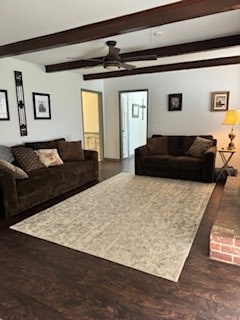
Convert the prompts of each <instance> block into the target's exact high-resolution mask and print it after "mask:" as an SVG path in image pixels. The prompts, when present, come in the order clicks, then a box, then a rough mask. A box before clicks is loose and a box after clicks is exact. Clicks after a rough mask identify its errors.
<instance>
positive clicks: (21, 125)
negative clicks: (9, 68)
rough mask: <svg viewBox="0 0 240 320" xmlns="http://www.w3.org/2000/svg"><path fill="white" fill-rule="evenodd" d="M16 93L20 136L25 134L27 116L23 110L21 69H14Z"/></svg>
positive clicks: (26, 133) (26, 132)
mask: <svg viewBox="0 0 240 320" xmlns="http://www.w3.org/2000/svg"><path fill="white" fill-rule="evenodd" d="M14 77H15V85H16V95H17V106H18V120H19V129H20V135H21V136H27V135H28V131H27V118H26V110H25V99H24V90H23V76H22V72H21V71H14Z"/></svg>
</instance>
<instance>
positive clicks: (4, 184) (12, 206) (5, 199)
mask: <svg viewBox="0 0 240 320" xmlns="http://www.w3.org/2000/svg"><path fill="white" fill-rule="evenodd" d="M0 201H1V211H2V210H3V213H4V215H5V217H6V218H9V217H11V216H13V215H15V214H17V213H18V195H17V187H16V180H15V178H13V176H12V175H11V174H10V173H9V172H7V171H6V170H4V169H3V168H1V169H0Z"/></svg>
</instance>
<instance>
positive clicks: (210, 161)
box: [135, 135, 217, 182]
mask: <svg viewBox="0 0 240 320" xmlns="http://www.w3.org/2000/svg"><path fill="white" fill-rule="evenodd" d="M160 137H165V138H166V140H165V142H166V146H162V150H161V152H159V154H150V152H149V144H150V141H149V142H148V144H146V145H144V146H141V147H139V148H137V149H135V174H136V175H149V176H156V177H167V178H175V179H186V180H196V181H202V182H212V181H214V174H215V158H216V151H217V149H216V140H215V139H213V137H212V136H211V135H204V136H200V137H201V138H204V139H209V140H210V141H211V146H209V148H207V150H206V151H204V153H203V154H202V156H201V157H193V156H189V155H188V150H189V149H190V147H191V146H192V144H193V142H194V141H195V139H196V138H197V136H163V135H153V136H152V138H160Z"/></svg>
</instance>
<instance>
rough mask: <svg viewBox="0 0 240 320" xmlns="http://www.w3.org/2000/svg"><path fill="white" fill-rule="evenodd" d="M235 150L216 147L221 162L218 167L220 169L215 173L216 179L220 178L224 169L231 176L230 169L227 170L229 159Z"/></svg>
mask: <svg viewBox="0 0 240 320" xmlns="http://www.w3.org/2000/svg"><path fill="white" fill-rule="evenodd" d="M236 152H237V150H236V149H233V150H228V149H224V148H222V149H218V153H219V154H220V157H221V159H222V162H223V166H222V167H221V168H220V171H219V173H218V175H217V178H216V181H217V180H218V179H220V177H221V175H222V174H223V173H224V171H227V173H228V175H229V176H231V175H232V174H231V171H230V170H229V168H230V167H229V165H228V163H229V161H230V160H231V158H232V156H233V155H234V153H236Z"/></svg>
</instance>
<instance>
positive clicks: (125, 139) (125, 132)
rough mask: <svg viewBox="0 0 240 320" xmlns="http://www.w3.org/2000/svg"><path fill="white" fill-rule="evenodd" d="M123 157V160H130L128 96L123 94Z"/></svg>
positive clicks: (121, 108) (121, 107)
mask: <svg viewBox="0 0 240 320" xmlns="http://www.w3.org/2000/svg"><path fill="white" fill-rule="evenodd" d="M120 99H121V106H120V110H121V155H122V159H126V158H128V155H129V151H128V100H127V99H128V95H127V94H126V93H121V95H120Z"/></svg>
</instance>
